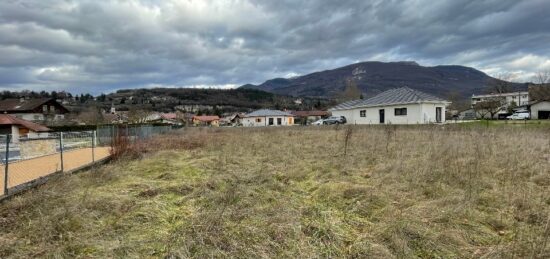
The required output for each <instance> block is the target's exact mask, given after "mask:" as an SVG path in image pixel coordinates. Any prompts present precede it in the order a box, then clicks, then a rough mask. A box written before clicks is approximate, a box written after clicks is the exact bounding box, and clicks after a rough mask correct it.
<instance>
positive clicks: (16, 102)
mask: <svg viewBox="0 0 550 259" xmlns="http://www.w3.org/2000/svg"><path fill="white" fill-rule="evenodd" d="M298 101H300V99H297V100H296V102H298ZM450 104H451V102H449V101H447V100H444V99H442V98H440V97H437V96H435V95H432V94H429V93H424V92H421V91H418V90H415V89H412V88H409V87H400V88H394V89H390V90H388V91H385V92H382V93H380V94H378V95H375V96H373V97H371V98H366V99H357V100H350V101H346V102H342V103H340V104H338V105H335V106H334V107H331V108H329V109H328V110H324V111H323V110H308V111H288V110H271V109H260V110H255V111H250V112H242V113H232V114H226V115H225V116H221V117H220V116H217V115H198V114H195V113H192V112H186V111H185V110H184V111H181V110H178V109H177V108H176V112H172V113H160V112H148V113H144V114H139V115H140V117H139V119H138V120H134V121H131V122H130V121H129V117H130V114H129V111H117V110H116V109H115V108H114V107H112V108H111V109H110V110H108V111H103V114H102V116H103V119H104V120H105V121H106V122H107V123H109V124H124V123H148V124H163V125H175V126H196V127H198V126H209V127H220V126H243V127H269V126H292V125H310V124H313V125H316V124H335V123H347V124H432V123H435V124H439V123H445V122H446V121H448V120H475V119H506V118H511V117H510V116H511V115H513V114H515V113H523V114H526V115H525V116H524V117H522V118H523V119H550V101H549V100H540V99H534V98H533V97H532V96H530V94H529V92H528V91H519V92H505V93H497V94H482V95H481V94H480V95H472V97H471V104H470V108H469V109H465V110H461V111H459V110H453V109H449V105H450ZM195 106H197V105H195ZM182 107H187V106H182ZM187 108H188V109H187V110H189V111H195V110H198V109H199V108H200V107H199V106H197V107H194V106H193V107H187ZM194 108H196V109H195V110H194ZM0 112H1V114H0V134H11V135H13V136H15V137H18V136H29V135H31V136H40V135H41V134H45V133H47V132H49V131H50V129H49V128H48V127H47V126H49V125H51V124H54V123H56V122H61V121H64V120H66V119H67V115H69V114H71V111H70V110H69V109H68V108H66V107H65V106H64V105H63V104H62V102H59V101H58V100H56V99H52V98H41V99H26V98H19V99H5V100H1V101H0ZM76 119H78V116H76ZM81 124H84V123H81Z"/></svg>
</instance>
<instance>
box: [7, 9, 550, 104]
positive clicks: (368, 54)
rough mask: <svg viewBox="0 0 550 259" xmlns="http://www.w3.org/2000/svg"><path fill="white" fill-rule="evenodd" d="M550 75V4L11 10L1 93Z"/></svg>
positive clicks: (8, 20)
mask: <svg viewBox="0 0 550 259" xmlns="http://www.w3.org/2000/svg"><path fill="white" fill-rule="evenodd" d="M368 60H379V61H400V60H415V61H417V62H418V63H420V64H421V65H429V66H431V65H439V64H457V65H466V66H473V67H475V68H477V69H480V70H482V71H484V72H486V73H488V74H490V75H496V74H500V73H504V72H508V73H513V74H515V75H516V80H517V81H526V80H529V79H531V77H532V76H533V75H534V73H536V72H537V71H540V70H550V1H548V0H524V1H518V0H485V1H483V0H470V1H468V0H447V1H444V0H441V1H439V0H438V1H434V0H411V1H397V0H380V1H365V0H352V1H333V0H326V1H320V0H319V1H308V0H266V1H260V0H248V1H246V0H243V1H213V0H212V1H208V0H164V1H154V0H120V1H115V0H102V1H97V0H93V1H87V0H81V1H77V0H74V1H72V0H34V1H30V0H28V1H26V0H2V1H0V89H3V90H22V89H30V90H48V91H51V90H69V91H71V92H74V93H81V92H92V93H96V94H97V93H99V92H108V91H112V90H115V89H120V88H136V87H163V86H165V87H234V86H238V85H242V84H245V83H261V82H263V81H265V80H267V79H271V78H274V77H287V76H295V75H300V74H306V73H309V72H314V71H318V70H324V69H331V68H336V67H339V66H342V65H347V64H350V63H354V62H358V61H368Z"/></svg>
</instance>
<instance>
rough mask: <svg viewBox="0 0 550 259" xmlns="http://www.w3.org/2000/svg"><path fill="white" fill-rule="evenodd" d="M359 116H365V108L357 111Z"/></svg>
mask: <svg viewBox="0 0 550 259" xmlns="http://www.w3.org/2000/svg"><path fill="white" fill-rule="evenodd" d="M359 116H360V117H367V110H360V111H359Z"/></svg>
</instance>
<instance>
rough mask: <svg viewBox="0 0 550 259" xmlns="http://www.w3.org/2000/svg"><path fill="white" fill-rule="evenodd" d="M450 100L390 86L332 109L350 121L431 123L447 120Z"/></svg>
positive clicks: (352, 122) (362, 122) (334, 114)
mask: <svg viewBox="0 0 550 259" xmlns="http://www.w3.org/2000/svg"><path fill="white" fill-rule="evenodd" d="M449 104H450V102H448V101H445V100H443V99H441V98H439V97H436V96H433V95H429V94H426V93H423V92H420V91H417V90H414V89H411V88H408V87H401V88H396V89H390V90H388V91H385V92H382V93H380V94H378V95H376V96H374V97H372V98H369V99H360V100H353V101H349V102H345V103H342V104H340V105H337V106H336V107H334V108H331V109H329V111H330V112H331V113H332V116H344V117H345V118H346V121H347V123H350V124H427V123H443V122H445V107H446V106H447V105H449Z"/></svg>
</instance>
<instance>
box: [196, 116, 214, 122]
mask: <svg viewBox="0 0 550 259" xmlns="http://www.w3.org/2000/svg"><path fill="white" fill-rule="evenodd" d="M219 119H220V117H218V116H193V120H198V121H204V122H211V121H216V120H219Z"/></svg>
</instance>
